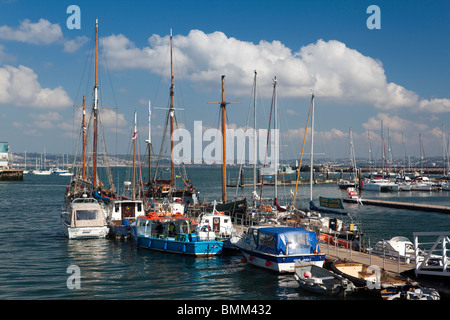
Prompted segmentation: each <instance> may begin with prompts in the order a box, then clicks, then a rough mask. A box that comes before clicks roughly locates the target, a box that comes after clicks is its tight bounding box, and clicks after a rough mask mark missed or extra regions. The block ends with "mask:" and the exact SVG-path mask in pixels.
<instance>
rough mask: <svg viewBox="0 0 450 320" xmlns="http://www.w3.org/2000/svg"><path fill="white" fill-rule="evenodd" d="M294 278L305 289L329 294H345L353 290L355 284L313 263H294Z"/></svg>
mask: <svg viewBox="0 0 450 320" xmlns="http://www.w3.org/2000/svg"><path fill="white" fill-rule="evenodd" d="M294 279H295V280H296V281H297V282H298V284H299V286H300V287H301V288H303V289H305V290H308V291H312V292H316V293H320V294H326V295H329V296H336V295H344V296H345V295H347V294H350V293H352V292H353V291H355V285H354V284H353V283H352V282H351V281H349V280H348V279H346V278H344V277H342V276H339V275H337V274H336V273H334V272H332V271H329V270H327V269H324V268H321V267H318V266H315V265H313V264H306V265H303V264H296V265H295V274H294Z"/></svg>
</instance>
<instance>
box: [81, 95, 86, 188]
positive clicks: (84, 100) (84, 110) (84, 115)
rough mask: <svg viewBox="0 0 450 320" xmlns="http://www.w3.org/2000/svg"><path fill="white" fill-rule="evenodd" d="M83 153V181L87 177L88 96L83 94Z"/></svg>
mask: <svg viewBox="0 0 450 320" xmlns="http://www.w3.org/2000/svg"><path fill="white" fill-rule="evenodd" d="M81 125H82V130H83V155H82V161H83V162H82V163H83V181H84V180H85V179H86V97H85V96H83V123H82V124H81Z"/></svg>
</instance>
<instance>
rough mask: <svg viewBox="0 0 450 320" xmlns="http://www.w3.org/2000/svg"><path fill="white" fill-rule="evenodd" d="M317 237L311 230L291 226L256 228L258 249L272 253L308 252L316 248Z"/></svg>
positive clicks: (291, 253)
mask: <svg viewBox="0 0 450 320" xmlns="http://www.w3.org/2000/svg"><path fill="white" fill-rule="evenodd" d="M316 245H317V237H316V234H315V233H314V232H313V231H307V230H305V229H302V228H291V227H267V228H260V229H258V247H257V249H258V250H261V251H263V252H267V253H272V254H284V255H294V254H310V253H312V252H313V250H315V249H316Z"/></svg>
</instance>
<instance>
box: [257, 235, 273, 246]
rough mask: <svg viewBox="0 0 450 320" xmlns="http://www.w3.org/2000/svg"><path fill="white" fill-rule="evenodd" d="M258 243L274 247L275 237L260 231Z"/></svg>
mask: <svg viewBox="0 0 450 320" xmlns="http://www.w3.org/2000/svg"><path fill="white" fill-rule="evenodd" d="M258 244H259V245H261V246H264V247H268V248H273V249H275V239H274V237H273V236H272V235H268V234H264V233H260V234H259V239H258Z"/></svg>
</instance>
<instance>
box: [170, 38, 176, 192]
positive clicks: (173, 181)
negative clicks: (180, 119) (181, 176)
mask: <svg viewBox="0 0 450 320" xmlns="http://www.w3.org/2000/svg"><path fill="white" fill-rule="evenodd" d="M173 96H174V93H173V47H172V29H170V108H169V116H170V174H171V177H170V187H171V188H172V190H174V188H175V165H174V161H173V138H172V135H173V118H174V116H175V111H174V103H173Z"/></svg>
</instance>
